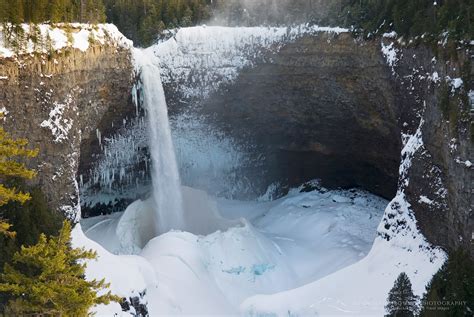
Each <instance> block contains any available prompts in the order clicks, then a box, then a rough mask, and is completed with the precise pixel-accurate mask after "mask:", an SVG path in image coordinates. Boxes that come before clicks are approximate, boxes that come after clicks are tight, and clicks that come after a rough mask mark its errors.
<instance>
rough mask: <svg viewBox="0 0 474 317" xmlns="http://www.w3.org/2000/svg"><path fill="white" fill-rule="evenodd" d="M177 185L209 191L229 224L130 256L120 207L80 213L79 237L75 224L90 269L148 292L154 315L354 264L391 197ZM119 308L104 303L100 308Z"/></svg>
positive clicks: (124, 287) (222, 309)
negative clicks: (262, 194)
mask: <svg viewBox="0 0 474 317" xmlns="http://www.w3.org/2000/svg"><path fill="white" fill-rule="evenodd" d="M183 192H184V193H185V198H187V199H189V198H193V199H197V200H200V201H201V203H200V204H201V206H202V204H203V203H202V200H203V199H209V201H208V202H207V203H208V204H210V205H214V206H217V210H218V212H219V213H220V215H221V216H222V217H223V218H224V219H227V220H228V221H227V222H226V223H227V224H228V225H229V226H230V227H228V228H223V229H222V230H218V231H216V232H213V233H210V234H207V235H195V234H192V233H188V232H180V231H172V232H169V233H166V234H163V235H161V236H159V237H156V238H154V239H152V240H150V241H149V242H148V243H146V244H145V246H144V247H143V248H142V249H141V250H135V252H134V253H136V255H126V253H129V252H130V248H127V247H125V248H124V249H123V248H121V243H120V241H121V240H123V239H122V238H123V235H124V234H123V228H121V229H119V230H122V232H121V233H120V236H118V235H117V228H118V227H120V225H119V224H120V223H121V219H120V218H121V217H123V213H117V214H113V215H109V216H102V217H96V218H89V219H85V220H83V221H82V230H83V231H84V232H85V233H86V235H85V236H84V235H83V234H82V231H81V230H80V228H76V230H75V238H74V241H75V243H76V244H78V245H85V246H87V247H92V248H94V249H96V250H97V251H98V253H99V255H100V258H99V261H97V262H91V263H90V264H89V270H88V274H89V277H105V278H106V279H107V280H108V281H109V282H111V283H112V290H113V291H114V292H116V293H117V294H119V295H121V296H130V294H132V293H133V294H136V296H137V295H138V293H139V292H143V291H144V290H146V295H145V297H144V301H146V302H147V303H148V305H147V306H148V309H149V311H150V314H151V316H157V315H162V314H205V315H207V314H237V313H239V312H240V306H241V304H242V303H243V302H244V301H246V300H248V299H249V298H251V297H252V296H254V295H258V294H266V295H269V294H275V293H278V292H282V291H288V290H291V289H294V288H297V287H300V286H303V285H305V284H308V283H311V282H314V281H317V280H319V279H321V278H323V277H324V276H327V275H329V274H331V273H334V272H336V271H338V270H340V269H342V268H344V267H347V266H349V265H351V264H353V263H355V262H358V261H359V260H361V259H363V258H364V257H365V256H366V255H367V253H368V252H369V251H370V249H371V247H372V244H373V241H374V239H375V234H376V229H377V226H378V224H379V223H380V220H381V217H382V214H383V211H384V209H385V206H386V205H387V203H388V202H387V201H386V200H384V199H381V198H378V197H376V196H374V195H371V194H368V193H365V192H361V191H328V192H320V191H313V192H308V193H301V192H299V191H298V190H294V191H292V192H290V194H289V195H288V196H286V197H284V198H282V199H279V200H276V201H271V202H242V201H229V200H222V199H218V200H214V199H212V198H208V197H207V195H206V194H205V193H203V192H199V191H195V190H190V189H188V191H186V190H184V191H183ZM189 192H191V193H192V194H189ZM186 193H188V194H186ZM132 206H133V205H132ZM190 206H192V204H190ZM129 208H130V207H129ZM132 208H133V207H132ZM188 208H189V206H188ZM127 212H130V211H129V210H127ZM127 212H126V213H127ZM145 218H146V217H145ZM232 220H234V221H232ZM132 223H133V222H129V224H132ZM86 237H89V238H90V239H92V240H96V241H97V242H99V243H100V244H101V245H102V246H103V247H102V246H100V245H98V244H96V243H94V242H92V241H91V240H89V239H88V238H86ZM122 246H123V244H122ZM104 247H105V248H106V249H108V251H107V250H106V249H104ZM109 251H110V252H109ZM113 253H115V254H116V255H114V254H113ZM117 309H118V310H117ZM119 311H120V309H119V307H117V306H116V305H115V306H114V305H110V306H108V307H99V308H98V311H97V312H98V314H99V315H101V314H103V315H104V316H105V315H108V314H109V313H112V312H119Z"/></svg>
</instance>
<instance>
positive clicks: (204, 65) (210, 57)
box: [148, 25, 348, 97]
mask: <svg viewBox="0 0 474 317" xmlns="http://www.w3.org/2000/svg"><path fill="white" fill-rule="evenodd" d="M345 32H348V30H347V29H344V28H340V27H321V26H317V25H314V26H307V25H300V26H294V27H222V26H195V27H189V28H181V29H179V30H177V31H176V33H175V34H174V36H172V37H171V38H170V39H168V40H167V41H164V42H161V43H158V44H156V45H154V46H152V47H150V48H148V50H150V51H152V53H153V54H154V55H155V56H156V61H155V63H156V64H158V65H159V66H160V67H161V76H162V80H163V82H164V83H165V84H169V83H173V82H175V83H176V82H178V83H179V84H180V90H181V91H182V92H183V94H184V95H185V96H187V97H199V96H201V97H205V96H207V95H208V94H209V93H210V92H212V91H214V90H215V89H217V88H218V86H219V85H220V84H222V83H228V82H232V81H233V80H234V79H235V78H237V76H238V74H239V71H240V70H241V69H243V68H245V67H252V66H253V65H254V64H255V63H256V62H257V61H259V60H261V59H264V58H268V56H270V54H266V53H268V52H269V53H277V52H278V51H279V50H280V49H281V47H282V46H283V45H284V44H287V43H291V42H292V41H294V40H296V39H298V38H299V37H302V36H304V35H317V34H320V33H329V34H336V35H337V34H340V33H345Z"/></svg>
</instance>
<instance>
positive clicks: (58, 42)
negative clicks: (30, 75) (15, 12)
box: [0, 23, 133, 58]
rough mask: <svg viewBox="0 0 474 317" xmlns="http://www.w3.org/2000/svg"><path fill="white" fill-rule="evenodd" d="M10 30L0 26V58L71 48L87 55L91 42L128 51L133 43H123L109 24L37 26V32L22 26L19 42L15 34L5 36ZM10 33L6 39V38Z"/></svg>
mask: <svg viewBox="0 0 474 317" xmlns="http://www.w3.org/2000/svg"><path fill="white" fill-rule="evenodd" d="M9 27H11V26H6V27H5V26H0V58H8V57H14V56H16V55H18V54H30V53H34V52H38V53H47V52H49V51H51V50H53V51H60V50H61V49H63V48H70V47H72V48H75V49H79V50H81V51H83V52H85V51H87V49H88V48H89V46H90V44H91V42H93V43H99V44H101V45H104V44H107V45H112V46H116V47H123V48H131V47H133V42H132V41H130V40H129V39H127V38H126V37H125V36H124V35H123V34H122V33H120V31H119V30H118V29H117V27H116V26H115V25H113V24H98V25H91V24H80V23H70V24H54V25H49V24H39V25H37V28H34V27H32V26H31V25H29V24H22V25H21V28H22V29H23V31H24V35H22V39H20V38H19V35H18V33H15V32H9V30H8V28H9ZM9 33H11V35H10V36H9V35H8V34H9Z"/></svg>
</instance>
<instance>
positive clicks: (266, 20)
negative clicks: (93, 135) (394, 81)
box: [0, 0, 474, 46]
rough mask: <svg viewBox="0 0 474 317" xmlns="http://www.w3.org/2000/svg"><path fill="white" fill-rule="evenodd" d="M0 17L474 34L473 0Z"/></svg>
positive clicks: (262, 1) (61, 1)
mask: <svg viewBox="0 0 474 317" xmlns="http://www.w3.org/2000/svg"><path fill="white" fill-rule="evenodd" d="M0 22H12V23H23V22H26V23H30V22H32V23H40V22H51V23H57V22H83V23H101V22H109V23H114V24H115V25H117V27H118V28H119V30H120V31H121V32H122V33H123V34H124V35H126V36H127V37H128V38H130V39H132V40H133V41H134V42H135V44H136V45H138V46H148V45H150V44H152V43H153V41H155V40H156V38H157V36H158V35H159V34H160V33H161V32H162V31H163V30H165V29H171V28H178V27H186V26H191V25H196V24H200V23H211V24H212V23H215V24H221V25H230V26H233V25H241V26H255V25H289V24H297V23H315V24H321V25H339V26H346V27H351V28H354V29H355V30H358V31H361V32H363V33H364V34H365V35H373V34H381V33H382V32H390V31H396V32H397V34H398V35H400V36H404V37H405V38H408V37H410V38H413V37H422V36H423V38H424V39H425V40H428V41H429V40H433V39H437V38H439V37H440V36H441V35H443V34H446V32H448V34H449V36H450V38H452V39H462V40H470V39H472V38H474V1H472V0H438V1H433V0H0Z"/></svg>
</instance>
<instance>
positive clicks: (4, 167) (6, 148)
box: [0, 115, 38, 236]
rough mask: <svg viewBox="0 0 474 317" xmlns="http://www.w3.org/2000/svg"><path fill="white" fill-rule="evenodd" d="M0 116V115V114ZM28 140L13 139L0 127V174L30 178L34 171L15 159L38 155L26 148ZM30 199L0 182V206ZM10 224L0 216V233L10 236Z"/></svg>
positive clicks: (28, 196)
mask: <svg viewBox="0 0 474 317" xmlns="http://www.w3.org/2000/svg"><path fill="white" fill-rule="evenodd" d="M0 117H1V115H0ZM27 146H28V141H27V140H25V139H17V140H14V139H12V138H11V137H10V135H9V134H8V133H6V132H5V131H4V130H3V128H1V127H0V176H2V177H6V178H8V177H19V178H23V179H32V178H33V177H34V176H35V175H36V172H35V171H34V170H31V169H28V168H27V167H26V165H25V164H24V163H19V162H17V161H16V160H15V159H18V158H31V157H35V156H37V155H38V150H37V149H36V150H30V149H28V148H27ZM29 199H30V195H29V194H28V193H24V192H21V191H18V190H17V189H16V188H15V187H7V186H5V185H4V184H1V183H0V206H3V205H5V204H7V203H8V202H9V201H17V202H20V203H24V202H26V201H27V200H29ZM9 229H10V224H8V223H7V222H6V221H5V220H2V219H1V218H0V234H7V235H10V236H12V235H13V233H12V232H10V231H9Z"/></svg>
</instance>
